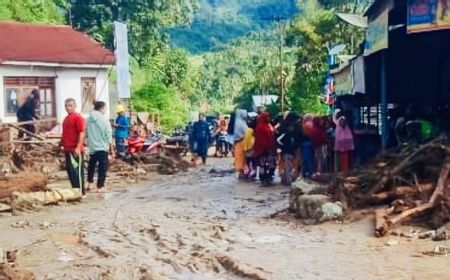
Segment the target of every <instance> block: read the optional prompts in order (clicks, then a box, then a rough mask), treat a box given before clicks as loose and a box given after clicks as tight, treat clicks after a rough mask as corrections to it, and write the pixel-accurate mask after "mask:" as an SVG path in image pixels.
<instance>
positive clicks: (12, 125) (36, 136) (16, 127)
mask: <svg viewBox="0 0 450 280" xmlns="http://www.w3.org/2000/svg"><path fill="white" fill-rule="evenodd" d="M7 125H9V126H10V127H13V128H15V129H17V130H20V131H22V132H23V133H26V134H27V135H30V136H31V137H33V138H36V139H39V140H45V138H44V137H41V136H39V135H37V134H34V133H32V132H29V131H28V130H26V129H24V128H21V127H20V126H17V125H15V124H12V123H8V124H7Z"/></svg>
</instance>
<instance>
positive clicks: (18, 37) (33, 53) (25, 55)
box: [0, 22, 115, 122]
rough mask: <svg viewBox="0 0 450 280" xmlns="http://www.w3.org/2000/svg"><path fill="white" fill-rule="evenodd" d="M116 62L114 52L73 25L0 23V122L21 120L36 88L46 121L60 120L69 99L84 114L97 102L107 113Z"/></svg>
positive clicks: (63, 115) (41, 111)
mask: <svg viewBox="0 0 450 280" xmlns="http://www.w3.org/2000/svg"><path fill="white" fill-rule="evenodd" d="M114 63H115V58H114V54H113V53H112V52H111V51H109V50H107V49H105V48H103V47H102V46H101V45H100V44H98V43H96V42H95V41H94V40H92V39H91V38H90V37H88V36H87V35H85V34H83V33H80V32H77V31H75V30H73V29H72V28H71V27H69V26H57V25H40V24H26V23H17V22H0V92H2V93H3V98H0V120H1V121H2V122H15V121H17V119H16V111H17V108H18V107H20V105H21V104H22V103H23V101H24V100H25V98H26V97H27V96H28V95H29V94H30V92H31V90H33V89H38V90H39V92H40V98H41V105H40V110H39V111H40V112H39V113H40V115H41V117H42V118H55V117H56V118H57V120H58V122H61V121H62V120H63V119H64V117H65V116H66V112H65V109H64V101H65V100H66V99H67V98H73V99H75V101H76V103H77V106H78V110H79V111H80V112H82V113H88V112H89V111H90V110H91V109H92V102H93V101H94V100H97V101H104V102H106V104H107V106H108V109H109V103H110V102H109V100H110V98H109V88H108V86H109V85H108V76H109V73H110V71H111V69H112V67H113V65H114ZM108 111H109V110H108Z"/></svg>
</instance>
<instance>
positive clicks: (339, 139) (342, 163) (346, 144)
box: [333, 109, 355, 173]
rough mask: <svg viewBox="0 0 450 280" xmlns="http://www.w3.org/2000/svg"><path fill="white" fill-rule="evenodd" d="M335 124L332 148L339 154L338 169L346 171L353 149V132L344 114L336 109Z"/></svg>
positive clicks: (348, 168)
mask: <svg viewBox="0 0 450 280" xmlns="http://www.w3.org/2000/svg"><path fill="white" fill-rule="evenodd" d="M333 121H334V123H335V124H336V132H335V140H334V150H335V152H336V153H337V154H338V155H339V171H341V172H343V173H348V172H349V171H350V164H351V152H352V151H353V150H354V148H355V147H354V145H355V144H354V141H353V133H352V131H351V129H350V126H349V123H348V121H347V119H346V118H345V116H344V114H343V113H342V112H341V111H340V110H339V109H338V110H336V113H335V114H334V115H333Z"/></svg>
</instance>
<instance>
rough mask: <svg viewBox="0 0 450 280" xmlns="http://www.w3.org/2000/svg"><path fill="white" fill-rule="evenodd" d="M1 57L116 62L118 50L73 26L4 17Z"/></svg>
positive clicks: (109, 63)
mask: <svg viewBox="0 0 450 280" xmlns="http://www.w3.org/2000/svg"><path fill="white" fill-rule="evenodd" d="M0 38H1V39H0V61H29V62H46V63H68V64H102V65H113V64H114V62H115V57H114V53H112V52H111V51H109V50H107V49H105V48H103V47H102V46H101V45H100V44H98V43H97V42H95V41H94V40H93V39H91V38H90V37H89V36H87V35H86V34H84V33H81V32H77V31H75V30H73V29H72V28H71V27H70V26H63V25H42V24H28V23H17V22H7V21H0Z"/></svg>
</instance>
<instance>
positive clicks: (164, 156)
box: [125, 146, 191, 175]
mask: <svg viewBox="0 0 450 280" xmlns="http://www.w3.org/2000/svg"><path fill="white" fill-rule="evenodd" d="M183 151H184V150H183V148H180V147H166V146H164V148H163V150H162V152H161V153H155V154H152V153H141V154H138V155H133V156H132V158H131V159H130V160H129V163H131V165H132V166H134V165H138V166H140V167H142V168H143V169H145V170H146V171H147V172H151V171H157V172H158V173H159V174H165V175H170V174H175V173H177V172H179V171H183V172H185V171H187V170H188V168H189V167H190V166H191V164H190V163H189V162H187V161H186V160H184V159H183V158H182V156H181V155H182V153H183ZM128 168H130V167H128ZM125 169H126V168H125Z"/></svg>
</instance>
